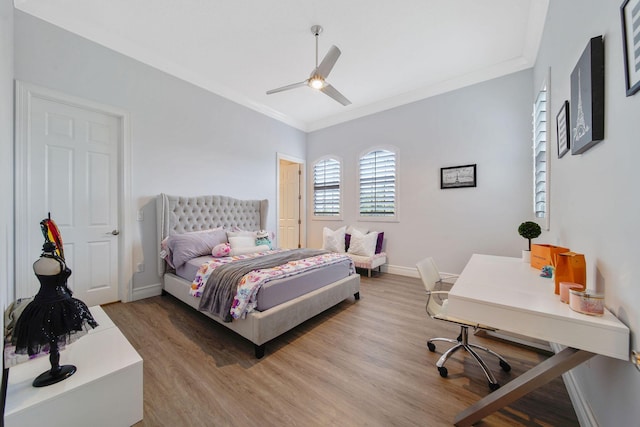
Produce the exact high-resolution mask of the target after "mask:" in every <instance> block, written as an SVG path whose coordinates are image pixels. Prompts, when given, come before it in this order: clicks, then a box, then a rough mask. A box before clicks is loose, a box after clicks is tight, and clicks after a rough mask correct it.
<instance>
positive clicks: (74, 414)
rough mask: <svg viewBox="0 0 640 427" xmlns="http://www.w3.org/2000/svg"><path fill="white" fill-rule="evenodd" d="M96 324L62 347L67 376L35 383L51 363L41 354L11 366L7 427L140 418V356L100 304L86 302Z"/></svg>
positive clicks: (96, 425) (113, 423) (112, 423)
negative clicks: (69, 371)
mask: <svg viewBox="0 0 640 427" xmlns="http://www.w3.org/2000/svg"><path fill="white" fill-rule="evenodd" d="M90 310H91V313H92V314H93V316H94V318H95V319H96V321H97V322H98V325H99V326H98V327H97V328H95V329H92V330H91V331H89V333H88V334H87V335H85V336H84V337H81V338H80V339H78V340H77V341H75V342H74V343H72V344H70V345H68V346H66V348H65V349H64V350H62V351H60V364H61V365H75V366H76V368H77V369H78V370H77V372H76V373H75V374H74V375H72V376H71V377H70V378H67V379H66V380H64V381H61V382H59V383H57V384H53V385H50V386H47V387H40V388H36V387H33V386H32V385H31V383H32V382H33V379H34V378H35V377H37V376H38V375H39V374H41V373H42V372H45V371H47V370H49V369H51V365H50V363H49V357H47V356H43V357H39V358H37V359H34V360H30V361H28V362H25V363H21V364H19V365H16V366H14V367H12V368H10V369H9V382H8V386H7V400H6V405H5V411H4V425H5V427H14V426H16V427H17V426H36V425H47V426H48V427H54V426H66V427H69V426H71V427H73V426H93V427H100V426H105V427H107V426H108V427H117V426H131V425H133V424H135V423H137V422H138V421H140V420H142V410H143V399H142V358H141V357H140V355H139V354H138V353H137V352H136V350H135V349H134V348H133V347H132V346H131V344H129V342H128V341H127V339H126V338H125V336H124V335H122V332H120V330H119V329H118V328H117V327H116V326H115V325H114V323H113V322H112V321H111V319H109V316H107V314H106V313H105V312H104V310H102V308H101V307H99V306H95V307H91V308H90Z"/></svg>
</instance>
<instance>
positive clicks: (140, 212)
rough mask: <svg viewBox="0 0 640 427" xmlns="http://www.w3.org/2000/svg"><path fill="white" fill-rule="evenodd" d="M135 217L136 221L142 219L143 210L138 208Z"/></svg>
mask: <svg viewBox="0 0 640 427" xmlns="http://www.w3.org/2000/svg"><path fill="white" fill-rule="evenodd" d="M136 219H137V220H138V221H144V211H143V210H142V209H140V210H138V215H136Z"/></svg>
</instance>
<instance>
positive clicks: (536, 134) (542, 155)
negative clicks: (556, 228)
mask: <svg viewBox="0 0 640 427" xmlns="http://www.w3.org/2000/svg"><path fill="white" fill-rule="evenodd" d="M533 209H534V212H535V215H536V217H537V218H545V216H546V213H547V88H546V85H545V86H544V87H543V88H542V90H541V91H540V92H538V96H537V98H536V101H535V103H534V104H533Z"/></svg>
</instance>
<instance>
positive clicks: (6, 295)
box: [0, 0, 13, 330]
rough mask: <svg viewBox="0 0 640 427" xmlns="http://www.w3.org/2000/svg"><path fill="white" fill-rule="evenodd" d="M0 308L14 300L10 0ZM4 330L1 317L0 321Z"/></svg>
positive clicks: (2, 135) (3, 93)
mask: <svg viewBox="0 0 640 427" xmlns="http://www.w3.org/2000/svg"><path fill="white" fill-rule="evenodd" d="M0 194H2V197H3V200H4V203H2V207H0V307H2V311H3V312H4V309H5V308H6V307H7V304H8V302H9V301H11V300H13V204H12V203H7V201H9V200H13V1H10V0H0ZM0 327H1V328H2V330H4V317H3V319H2V320H0Z"/></svg>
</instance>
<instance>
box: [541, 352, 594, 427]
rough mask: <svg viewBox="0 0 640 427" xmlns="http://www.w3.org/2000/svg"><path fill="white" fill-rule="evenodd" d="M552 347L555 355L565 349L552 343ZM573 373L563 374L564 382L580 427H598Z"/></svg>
mask: <svg viewBox="0 0 640 427" xmlns="http://www.w3.org/2000/svg"><path fill="white" fill-rule="evenodd" d="M550 345H551V348H552V349H553V351H554V352H555V353H558V352H559V351H560V350H562V349H563V348H564V347H563V346H561V345H559V344H556V343H550ZM573 372H574V371H573V370H570V371H569V372H566V373H564V374H562V379H563V380H564V385H565V387H567V393H569V398H570V399H571V404H572V405H573V409H574V411H576V417H577V418H578V422H579V423H580V427H598V421H597V420H596V417H595V415H594V414H593V411H592V410H591V406H589V402H588V401H587V399H586V398H585V396H584V393H583V392H582V390H581V389H580V387H579V386H578V383H577V381H576V379H575V376H574V375H573Z"/></svg>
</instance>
